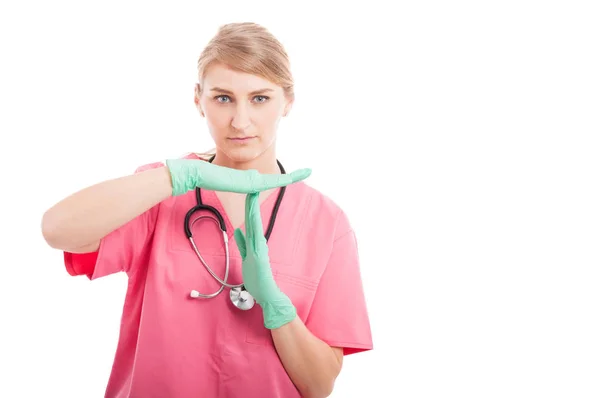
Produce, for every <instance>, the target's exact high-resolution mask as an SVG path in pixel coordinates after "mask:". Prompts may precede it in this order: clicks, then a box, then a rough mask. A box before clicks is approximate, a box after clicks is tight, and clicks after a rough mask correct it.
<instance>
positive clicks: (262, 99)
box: [254, 95, 269, 104]
mask: <svg viewBox="0 0 600 398" xmlns="http://www.w3.org/2000/svg"><path fill="white" fill-rule="evenodd" d="M257 98H258V99H260V100H259V101H256V102H258V103H259V104H262V103H264V102H267V101H268V100H269V97H266V96H264V95H257V96H256V97H254V99H257Z"/></svg>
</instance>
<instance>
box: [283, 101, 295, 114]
mask: <svg viewBox="0 0 600 398" xmlns="http://www.w3.org/2000/svg"><path fill="white" fill-rule="evenodd" d="M292 105H294V100H289V101H288V102H287V104H286V105H285V108H284V109H283V117H286V116H287V115H288V113H290V111H291V110H292Z"/></svg>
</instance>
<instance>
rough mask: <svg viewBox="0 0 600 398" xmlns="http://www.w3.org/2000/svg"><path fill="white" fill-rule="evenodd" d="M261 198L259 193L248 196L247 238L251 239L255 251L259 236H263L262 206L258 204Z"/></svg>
mask: <svg viewBox="0 0 600 398" xmlns="http://www.w3.org/2000/svg"><path fill="white" fill-rule="evenodd" d="M259 196H260V194H259V193H249V194H248V195H246V214H245V219H246V238H247V239H249V241H250V244H251V245H252V248H253V249H254V242H255V240H256V238H257V236H260V235H262V220H261V219H260V205H259V203H258V199H259ZM257 215H258V216H257Z"/></svg>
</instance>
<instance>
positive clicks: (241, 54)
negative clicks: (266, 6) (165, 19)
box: [198, 22, 294, 99]
mask: <svg viewBox="0 0 600 398" xmlns="http://www.w3.org/2000/svg"><path fill="white" fill-rule="evenodd" d="M213 63H221V64H224V65H227V66H228V67H229V68H231V69H234V70H236V71H239V72H243V73H248V74H252V75H256V76H260V77H262V78H264V79H266V80H269V81H271V82H273V83H274V84H277V85H278V86H280V87H282V88H283V92H284V93H285V95H286V96H287V97H288V98H289V99H293V98H294V79H293V77H292V72H291V67H290V61H289V57H288V54H287V52H286V51H285V48H284V47H283V45H282V44H281V43H280V42H279V40H277V39H276V38H275V36H273V34H271V33H270V32H269V31H268V30H267V29H266V28H264V27H263V26H261V25H259V24H256V23H253V22H238V23H229V24H225V25H222V26H221V27H220V28H219V30H218V31H217V33H216V35H215V36H214V37H213V38H212V39H211V40H210V41H209V43H208V44H207V46H206V47H205V48H204V50H203V51H202V54H200V57H199V58H198V78H199V80H200V91H202V80H203V78H204V75H205V73H206V70H207V69H208V67H209V66H210V65H212V64H213Z"/></svg>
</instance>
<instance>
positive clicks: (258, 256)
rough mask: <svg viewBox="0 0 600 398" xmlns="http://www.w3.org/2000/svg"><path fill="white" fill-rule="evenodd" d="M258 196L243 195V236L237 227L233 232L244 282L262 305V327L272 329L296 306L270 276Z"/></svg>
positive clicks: (289, 316) (289, 317)
mask: <svg viewBox="0 0 600 398" xmlns="http://www.w3.org/2000/svg"><path fill="white" fill-rule="evenodd" d="M258 196H259V194H257V193H252V194H248V195H247V196H246V236H245V237H244V234H243V233H242V231H241V230H240V229H239V228H237V229H236V230H235V233H234V236H235V242H236V243H237V246H238V249H239V250H240V254H241V255H242V278H243V280H244V286H245V288H246V290H247V291H248V293H250V294H251V295H252V296H253V297H254V299H255V300H256V302H257V303H258V305H260V306H261V307H262V310H263V318H264V324H265V327H266V328H267V329H276V328H279V327H281V326H283V325H285V324H286V323H289V322H291V321H293V320H294V318H296V307H294V305H293V304H292V301H291V300H290V298H289V297H288V296H287V295H286V294H285V293H283V292H282V291H281V290H280V289H279V287H278V286H277V284H276V283H275V279H273V273H272V271H271V264H270V263H269V247H268V246H267V240H266V238H265V235H264V232H263V225H262V220H261V218H260V205H259V203H258Z"/></svg>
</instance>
